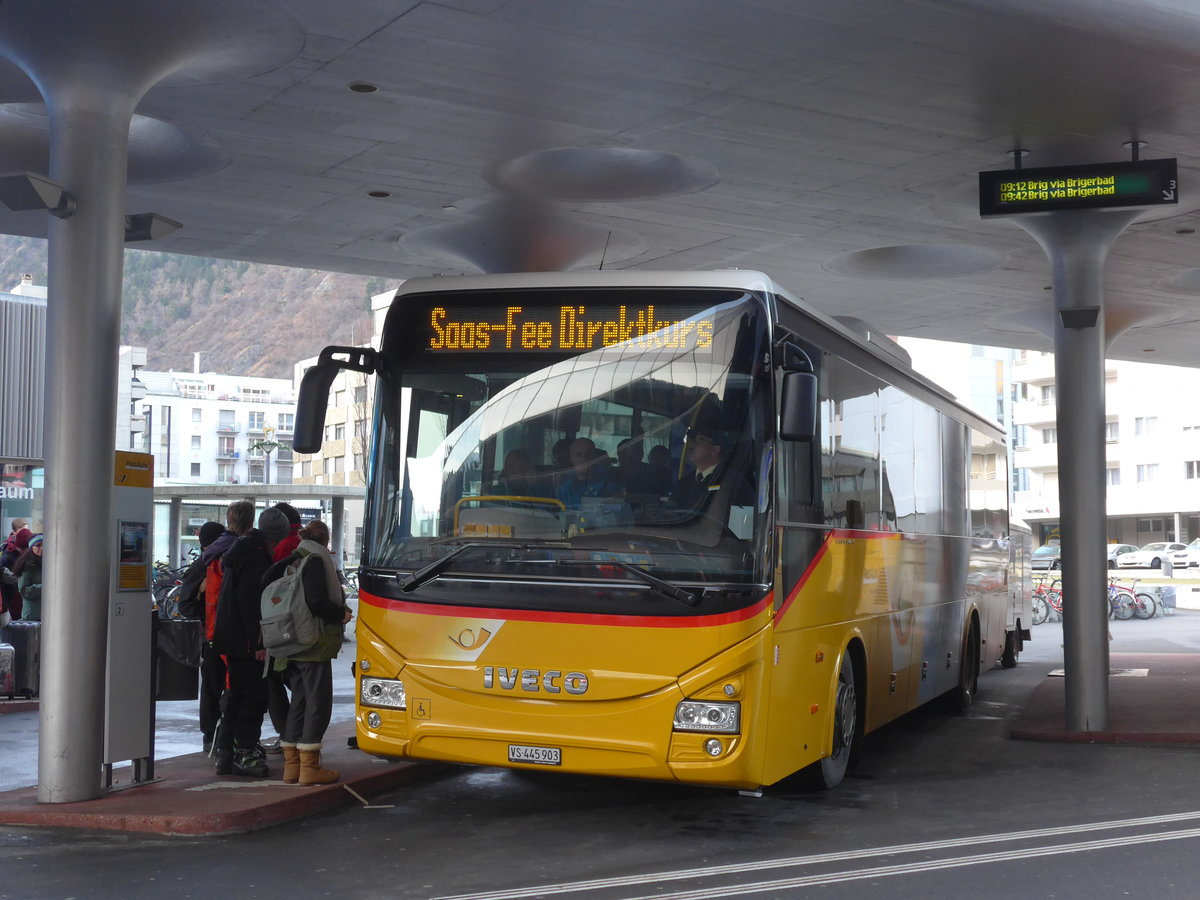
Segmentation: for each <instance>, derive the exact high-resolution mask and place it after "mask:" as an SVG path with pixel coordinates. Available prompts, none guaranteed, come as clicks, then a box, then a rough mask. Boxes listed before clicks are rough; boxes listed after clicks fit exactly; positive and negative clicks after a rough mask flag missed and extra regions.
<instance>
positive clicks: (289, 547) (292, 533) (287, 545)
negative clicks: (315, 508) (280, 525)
mask: <svg viewBox="0 0 1200 900" xmlns="http://www.w3.org/2000/svg"><path fill="white" fill-rule="evenodd" d="M299 544H300V526H299V525H293V526H292V527H291V528H289V529H288V533H287V537H285V538H284V539H283V540H282V541H280V542H279V543H278V544H276V545H275V549H274V550H272V551H271V562H273V563H277V562H279V561H280V560H281V559H284V558H286V557H288V556H291V555H292V551H293V550H295V549H296V547H298V546H299Z"/></svg>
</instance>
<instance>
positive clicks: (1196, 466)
mask: <svg viewBox="0 0 1200 900" xmlns="http://www.w3.org/2000/svg"><path fill="white" fill-rule="evenodd" d="M1183 468H1184V476H1183V477H1184V478H1200V460H1188V461H1187V462H1185V463H1184V464H1183Z"/></svg>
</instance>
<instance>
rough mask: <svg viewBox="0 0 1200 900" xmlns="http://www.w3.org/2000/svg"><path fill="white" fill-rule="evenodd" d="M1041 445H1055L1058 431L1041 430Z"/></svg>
mask: <svg viewBox="0 0 1200 900" xmlns="http://www.w3.org/2000/svg"><path fill="white" fill-rule="evenodd" d="M1042 443H1043V444H1057V443H1058V429H1057V428H1043V429H1042Z"/></svg>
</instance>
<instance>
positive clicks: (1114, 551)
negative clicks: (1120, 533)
mask: <svg viewBox="0 0 1200 900" xmlns="http://www.w3.org/2000/svg"><path fill="white" fill-rule="evenodd" d="M1122 553H1137V547H1135V546H1133V544H1109V545H1108V567H1109V568H1110V569H1115V568H1116V567H1117V557H1118V556H1120V555H1121V554H1122ZM1176 565H1178V563H1176Z"/></svg>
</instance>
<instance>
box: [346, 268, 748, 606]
mask: <svg viewBox="0 0 1200 900" xmlns="http://www.w3.org/2000/svg"><path fill="white" fill-rule="evenodd" d="M637 293H639V294H642V295H649V296H638V297H633V298H631V297H630V296H629V292H628V291H625V292H623V293H622V294H621V295H620V297H619V299H618V298H616V297H615V295H613V293H612V292H611V291H596V290H591V291H583V290H580V291H575V292H571V295H570V296H569V297H567V298H565V299H564V292H562V291H558V292H556V293H555V294H554V295H552V296H549V297H543V296H540V295H537V294H535V293H532V292H524V293H522V292H519V291H514V292H510V296H507V297H505V298H501V299H495V298H491V297H488V298H486V300H487V304H486V305H483V304H482V298H481V297H480V296H479V295H478V294H476V295H475V296H474V297H468V298H459V297H458V296H457V295H455V294H453V293H450V294H436V295H428V296H429V297H432V298H433V299H431V300H430V299H428V298H427V297H426V296H424V295H417V296H416V297H415V298H404V300H403V301H401V302H402V303H404V304H405V306H404V315H403V318H402V319H401V317H399V316H396V317H395V318H396V320H397V322H401V321H402V322H403V323H404V324H403V325H402V326H401V327H400V329H398V331H399V332H400V333H398V335H397V337H395V338H394V339H393V343H392V344H391V345H389V343H388V333H387V332H385V339H384V346H383V358H384V360H385V370H384V371H383V373H382V378H381V380H380V388H379V391H378V395H379V400H378V403H379V406H378V411H377V440H376V442H375V451H374V457H373V459H372V473H371V483H372V489H371V494H370V499H369V504H368V512H367V524H366V528H367V533H366V535H365V538H366V539H365V547H364V566H366V567H373V568H376V569H391V570H395V571H396V572H397V574H398V575H399V574H401V573H410V574H411V573H417V574H418V579H419V580H420V581H421V582H422V583H424V582H426V581H428V580H430V579H431V578H433V577H435V576H436V577H438V578H442V577H445V576H451V577H452V578H454V579H467V580H471V579H480V578H483V579H487V580H489V581H503V580H505V579H508V580H512V581H523V582H526V583H528V582H529V581H530V580H531V579H533V580H534V581H537V580H539V579H540V580H545V579H552V580H556V581H557V580H561V579H576V580H583V581H587V582H589V583H596V582H598V581H609V582H612V581H617V582H628V583H629V584H630V585H647V584H652V582H653V581H654V580H660V581H666V582H669V583H671V584H674V585H678V584H695V583H697V582H701V583H711V582H716V583H724V584H726V585H737V584H741V585H749V584H752V583H761V582H763V581H765V580H767V579H768V577H769V573H765V572H762V571H758V569H759V568H761V566H762V562H761V561H762V560H763V559H764V558H765V554H764V553H762V552H760V551H758V550H756V548H757V547H758V546H759V543H760V541H761V540H762V539H763V538H764V534H765V531H766V530H767V529H766V527H765V525H766V516H767V514H768V507H769V500H770V496H771V491H770V489H769V485H770V462H771V453H770V451H769V447H770V443H769V442H768V441H767V440H766V437H767V427H768V425H767V423H768V421H769V417H768V415H767V414H766V410H768V409H770V405H769V399H770V398H769V396H768V393H769V390H770V379H769V375H768V373H769V371H770V367H769V365H768V364H767V357H768V355H769V353H768V351H769V345H768V343H767V336H768V333H769V332H768V329H767V327H766V312H765V307H764V306H763V305H762V301H761V300H760V299H759V298H757V297H754V296H752V295H748V294H745V293H742V292H740V291H728V290H724V291H713V290H696V289H690V290H687V291H682V290H678V289H676V290H671V291H668V290H663V289H655V290H653V291H641V292H637ZM414 301H415V302H414ZM456 301H457V302H456ZM514 310H515V312H514ZM564 310H569V311H572V315H574V316H577V317H578V318H580V319H586V320H587V321H586V322H584V323H583V324H584V325H585V326H586V327H583V326H579V323H578V322H575V320H574V319H572V320H570V321H568V318H567V316H566V314H565V313H564ZM636 316H641V317H642V319H641V320H644V322H646V323H652V325H651V326H650V327H638V328H632V327H630V326H629V325H628V323H630V322H633V321H634V320H635V317H636ZM641 320H639V321H641ZM413 322H427V323H429V324H430V329H429V331H428V334H427V335H426V334H425V332H424V330H423V329H420V328H416V329H414V328H413V326H412V323H413ZM597 322H599V323H601V325H606V326H614V327H613V328H611V329H609V331H608V337H607V339H606V337H605V335H604V333H603V329H602V328H601V325H596V324H595V323H597ZM491 323H494V324H491ZM589 323H590V324H589ZM459 326H462V327H459ZM543 326H545V327H544V328H543ZM577 326H578V327H577ZM593 326H594V327H593ZM505 329H507V331H505ZM520 329H525V334H526V335H527V343H526V344H523V345H520V344H519V341H520V340H522V338H520V337H519V335H520V334H521V331H520ZM568 329H576V330H574V331H572V333H577V334H578V335H581V336H582V337H581V338H580V339H579V340H578V341H576V342H575V343H576V346H578V344H583V345H584V347H583V349H581V350H578V351H577V352H563V344H564V339H563V338H562V335H561V334H558V333H557V332H559V331H561V332H562V333H563V334H565V333H567V332H568ZM552 332H553V333H554V334H553V339H552ZM589 332H594V333H592V334H589ZM506 335H507V338H508V339H503V340H502V338H505V337H506ZM513 335H518V337H513ZM514 341H515V342H518V344H519V345H518V346H514ZM398 348H399V349H398ZM572 349H573V348H572ZM515 350H520V351H521V352H514V351H515ZM450 557H452V558H450ZM439 560H440V561H442V562H441V563H439V562H438V561H439ZM434 564H436V565H434ZM422 573H424V574H422ZM646 576H650V578H649V579H647V577H646ZM402 581H403V579H402ZM416 586H419V585H416V583H415V582H413V581H412V580H411V579H410V581H409V582H408V585H407V587H408V589H415V587H416ZM700 593H702V588H701V591H700V592H699V593H697V596H699V594H700Z"/></svg>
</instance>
